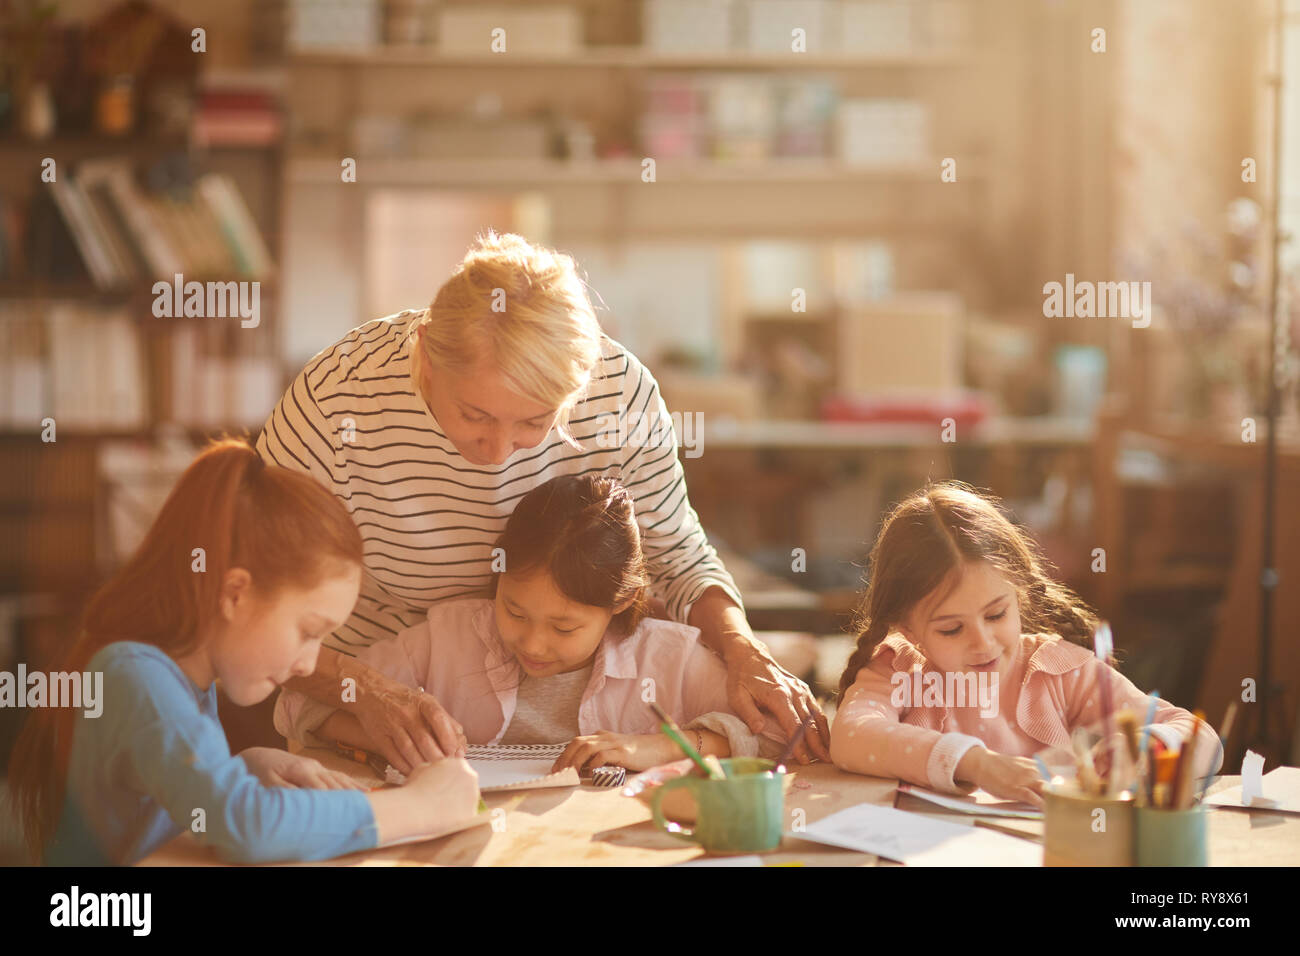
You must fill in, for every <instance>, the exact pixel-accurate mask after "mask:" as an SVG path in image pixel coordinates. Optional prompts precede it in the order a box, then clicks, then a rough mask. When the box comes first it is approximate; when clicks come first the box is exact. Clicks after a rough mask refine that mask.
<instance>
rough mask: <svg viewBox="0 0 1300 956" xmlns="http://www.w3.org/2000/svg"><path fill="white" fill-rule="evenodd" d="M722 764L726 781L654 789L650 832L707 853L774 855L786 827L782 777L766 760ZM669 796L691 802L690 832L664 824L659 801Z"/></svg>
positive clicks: (672, 783)
mask: <svg viewBox="0 0 1300 956" xmlns="http://www.w3.org/2000/svg"><path fill="white" fill-rule="evenodd" d="M721 763H722V769H723V771H724V772H725V773H726V775H727V778H726V779H725V780H711V779H709V778H707V777H694V776H691V777H678V778H677V779H675V780H669V781H668V782H667V783H665V784H664V785H663V786H661V787H658V788H657V789H656V790H655V791H654V794H653V796H652V797H651V800H650V812H651V814H652V815H653V817H654V824H655V826H657V827H658V828H659V829H661V830H663V831H664V832H665V833H667V834H669V835H670V836H674V837H676V838H678V839H679V840H686V841H688V842H691V843H698V844H699V845H700V846H702V847H704V849H706V850H708V851H710V852H711V853H756V852H760V851H762V850H773V849H776V847H778V846H779V845H780V843H781V831H782V828H783V824H784V822H785V783H786V778H787V775H786V774H784V773H779V774H778V773H773V767H774V766H775V765H774V764H773V762H772V761H771V760H760V759H758V758H756V757H732V758H730V759H725V760H722V761H721ZM674 790H685V791H686V792H688V793H689V794H690V795H691V796H692V797H693V798H694V800H695V805H696V812H695V826H694V827H691V828H687V827H683V826H682V825H681V824H679V823H673V822H671V821H669V820H667V819H665V817H664V814H663V801H664V798H665V797H666V796H668V795H669V794H670V793H671V792H673V791H674Z"/></svg>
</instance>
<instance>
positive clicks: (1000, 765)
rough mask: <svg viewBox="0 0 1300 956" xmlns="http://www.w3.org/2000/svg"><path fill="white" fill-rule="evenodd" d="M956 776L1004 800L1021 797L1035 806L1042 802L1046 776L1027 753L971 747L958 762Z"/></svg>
mask: <svg viewBox="0 0 1300 956" xmlns="http://www.w3.org/2000/svg"><path fill="white" fill-rule="evenodd" d="M953 776H954V777H956V778H957V779H958V780H968V781H970V782H971V783H973V784H975V786H977V787H979V788H980V789H981V790H986V791H988V792H989V793H991V794H993V796H995V797H1001V798H1002V799H1003V800H1018V801H1020V802H1021V803H1028V804H1032V805H1033V806H1035V807H1041V806H1042V805H1043V798H1042V796H1041V793H1042V790H1043V778H1042V775H1041V774H1039V772H1038V765H1037V764H1035V763H1034V762H1033V761H1032V760H1030V759H1029V758H1028V757H1012V756H1010V755H1009V754H1000V753H996V752H994V751H992V750H986V749H984V748H983V747H972V748H971V749H970V750H968V751H966V754H965V755H964V756H963V757H962V758H961V760H960V761H959V762H958V763H957V769H956V772H955V773H954V774H953Z"/></svg>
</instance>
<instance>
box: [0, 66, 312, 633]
mask: <svg viewBox="0 0 1300 956" xmlns="http://www.w3.org/2000/svg"><path fill="white" fill-rule="evenodd" d="M268 118H269V119H268ZM245 120H248V122H245ZM280 123H281V118H280V115H279V106H278V102H277V99H276V96H275V93H274V90H273V89H272V88H257V87H253V88H250V87H249V86H248V85H243V86H239V85H238V84H232V82H231V81H230V80H221V81H215V82H209V81H208V79H207V78H201V79H200V80H199V83H198V86H197V89H196V92H195V99H194V111H193V114H192V123H191V126H190V129H189V130H188V131H187V132H186V134H185V135H171V136H158V135H151V134H150V133H149V132H147V131H141V132H138V133H136V134H134V135H128V136H123V137H112V136H106V135H98V134H95V133H91V132H85V131H78V130H75V129H70V130H59V131H58V132H57V133H56V134H55V135H54V136H53V137H52V138H50V139H48V140H45V141H40V142H30V141H26V140H23V139H21V138H19V137H18V136H16V135H15V134H14V133H12V132H4V133H0V163H2V164H3V165H4V168H5V169H6V170H7V171H8V173H9V174H8V175H6V177H5V178H4V181H3V182H0V211H3V213H4V216H5V219H4V227H5V229H6V230H7V233H6V239H7V240H8V242H7V245H6V246H5V249H6V251H7V254H6V255H4V256H3V257H0V264H2V265H3V269H0V343H3V345H4V348H3V349H2V350H0V371H3V373H4V374H2V375H0V413H3V414H0V473H3V475H4V478H3V480H2V481H0V536H3V537H4V539H5V540H6V541H7V542H9V543H10V544H11V545H12V546H11V547H6V549H5V554H4V556H3V559H2V560H0V595H6V594H12V595H27V596H33V595H50V596H53V597H54V598H55V600H54V601H53V603H52V605H49V606H52V607H54V608H55V609H56V611H55V613H53V615H51V616H48V617H46V618H43V619H39V620H32V621H29V622H27V623H25V624H24V625H23V633H24V637H25V639H26V640H28V641H29V643H32V644H34V645H37V646H41V645H48V646H51V647H57V646H60V645H62V644H63V643H64V642H65V641H66V640H67V639H68V638H69V637H70V636H71V633H72V630H73V628H74V627H75V623H76V619H77V616H78V615H79V613H80V609H81V607H82V605H83V603H84V600H85V598H86V597H87V596H88V595H89V593H90V592H91V591H93V589H94V588H95V587H96V586H97V585H98V583H99V582H100V581H101V580H102V579H103V575H104V573H105V572H106V571H108V570H110V569H111V568H112V567H113V566H115V565H116V563H117V562H119V561H120V559H121V555H120V554H119V553H116V550H115V528H114V527H113V526H112V524H111V523H110V517H111V513H112V509H114V508H116V509H118V510H120V509H121V506H120V505H118V504H116V503H115V495H116V493H117V488H116V485H115V483H116V482H117V481H118V478H117V477H115V475H114V474H113V473H112V472H111V470H110V469H108V467H107V465H106V461H109V460H111V459H113V457H114V456H113V455H112V454H110V452H111V451H112V449H115V448H127V449H131V450H132V452H131V453H132V454H136V455H143V456H154V455H160V456H161V457H167V454H165V453H170V454H171V456H172V458H176V459H179V458H185V459H188V457H189V456H190V455H192V451H188V450H187V449H192V448H195V447H197V446H199V445H201V444H202V443H203V442H204V441H205V440H206V439H207V438H209V437H212V436H215V435H218V434H222V433H250V434H252V435H255V433H256V430H257V429H258V428H259V427H260V425H261V424H262V422H263V421H264V419H265V416H266V414H267V411H268V410H269V408H270V407H271V406H272V405H273V404H274V401H275V400H276V399H277V398H278V396H279V394H280V391H281V390H282V388H283V386H284V385H285V383H286V380H287V376H286V369H285V368H284V367H283V366H282V363H281V361H280V343H279V335H280V322H279V317H280V316H279V313H280V283H279V279H278V262H279V260H280V258H281V249H280V247H281V241H282V240H281V208H280V199H281V196H282V187H281V182H282V174H283V165H284V163H283V152H282V142H281V137H280V136H279V135H278V134H274V131H275V129H276V128H277V127H278V125H279V124H280ZM254 127H256V128H254ZM241 130H244V131H250V130H251V132H249V133H248V135H242V136H241ZM268 134H273V135H268ZM45 157H51V158H54V159H55V161H56V169H57V177H58V181H59V183H60V187H61V188H62V189H63V190H64V191H65V192H64V196H65V198H66V195H67V192H68V191H69V190H72V189H77V188H80V189H82V190H83V194H82V196H81V197H80V198H81V201H83V202H84V201H85V198H86V193H85V192H84V189H85V187H86V185H87V182H88V181H89V180H87V179H86V178H85V177H86V171H87V170H91V169H98V170H100V171H105V170H107V171H108V173H107V174H106V177H107V176H108V175H114V176H115V175H118V174H120V175H122V176H124V177H125V178H126V180H127V181H128V182H129V184H130V186H131V187H132V191H131V193H130V194H123V193H120V192H114V193H112V194H111V195H109V196H107V197H100V198H101V200H106V201H107V203H108V204H106V205H102V206H98V207H97V208H96V210H95V212H96V218H95V220H94V226H95V227H96V230H97V231H95V232H93V233H89V232H88V233H83V234H82V235H77V234H76V233H75V232H74V229H75V225H74V222H73V221H71V220H69V219H67V218H64V216H63V213H64V210H65V208H66V207H63V208H61V207H59V206H58V205H56V204H54V203H52V202H51V201H50V200H51V197H50V196H49V195H48V193H49V191H50V190H49V188H48V187H49V186H50V185H51V184H49V183H45V182H42V180H41V177H40V170H41V162H42V160H43V159H44V158H45ZM99 181H102V180H99ZM200 183H202V184H206V189H207V191H200V188H199V184H200ZM214 184H215V185H214ZM132 202H134V203H135V207H134V208H132V207H131V206H130V205H129V204H130V203H132ZM232 202H233V203H235V204H236V205H237V206H238V207H240V208H238V209H236V211H235V212H234V214H233V215H234V217H235V218H234V219H233V220H232V219H231V218H229V214H230V210H231V207H230V205H229V204H230V203H232ZM200 203H204V204H206V207H207V208H206V209H204V208H203V207H202V206H200ZM110 204H111V205H110ZM141 208H147V209H148V211H149V213H150V216H149V218H147V219H145V220H143V222H144V223H145V224H146V228H148V229H150V230H152V235H146V236H143V237H142V236H141V234H140V232H139V231H133V229H132V226H133V223H132V222H131V221H130V220H128V218H127V216H128V215H139V213H140V209H141ZM164 213H170V214H171V215H172V216H174V217H175V218H170V219H169V218H167V216H166V215H164ZM223 213H225V214H226V215H223ZM110 214H115V215H116V218H110ZM180 217H185V222H184V225H183V226H182V225H181V218H180ZM81 225H83V226H84V222H83V223H81ZM182 229H184V233H183V234H182V233H181V230H182ZM200 232H202V235H200ZM92 236H93V238H90V237H92ZM214 237H222V238H218V239H217V240H216V241H217V242H219V243H223V244H224V251H223V249H222V247H221V246H218V245H217V244H215V243H213V242H209V243H208V244H207V245H205V246H200V245H198V242H199V240H200V239H203V238H206V239H208V240H211V239H213V238H214ZM55 240H58V241H55ZM142 240H143V241H142ZM149 240H153V241H155V242H157V241H168V242H171V243H173V244H174V245H173V246H172V247H171V249H170V250H167V251H168V252H170V254H171V256H172V265H173V266H174V268H167V269H164V268H162V266H163V265H166V264H168V263H166V262H165V261H164V260H162V259H160V258H159V255H158V250H157V249H152V250H151V249H148V248H145V242H147V241H149ZM91 241H94V242H99V243H102V244H103V245H102V246H101V247H99V248H97V249H94V250H93V251H92V248H91V247H90V246H88V245H87V243H88V242H91ZM110 243H114V244H115V248H114V251H112V252H110V251H109V244H110ZM151 253H152V254H151ZM91 254H95V255H98V256H99V257H100V261H99V263H98V264H99V266H100V268H99V269H92V268H91V265H90V263H89V262H88V261H87V257H88V255H91ZM105 256H112V257H114V258H112V262H113V265H114V268H113V270H112V271H106V270H105V269H103V268H102V267H103V265H104V263H105V262H106V261H109V260H108V259H106V258H105ZM176 272H179V273H180V274H181V275H182V276H183V281H184V282H185V283H190V282H198V283H200V285H201V286H202V287H203V289H204V290H205V293H206V290H207V289H208V287H209V286H210V285H216V284H221V286H222V288H221V289H220V290H219V291H221V292H223V293H224V291H225V283H234V284H235V285H234V288H235V290H236V292H238V291H244V290H247V291H250V292H251V290H252V288H253V285H252V284H253V283H256V290H257V291H256V302H257V313H256V314H257V323H256V326H255V327H247V328H246V327H243V326H241V322H240V319H239V316H238V315H237V314H236V315H235V316H233V317H232V316H231V315H229V313H227V314H226V315H224V316H213V315H207V314H205V315H186V314H184V310H183V309H182V311H181V313H180V314H177V315H175V316H173V317H159V316H157V315H155V314H154V310H155V301H156V298H157V296H156V293H155V287H154V284H155V282H158V281H168V282H171V281H173V278H174V275H175V273H176ZM241 284H243V289H242V290H241ZM182 288H184V286H182ZM206 301H207V300H206V298H205V303H206ZM212 301H214V302H218V301H219V302H220V303H221V305H223V306H224V305H227V304H228V303H230V302H234V301H237V299H228V298H226V297H224V296H222V297H221V298H220V299H218V298H217V297H214V299H213V300H212ZM245 301H248V299H247V298H246V299H245ZM127 357H129V358H127ZM132 389H133V391H132ZM240 394H243V395H244V396H245V400H244V401H243V403H242V405H232V404H231V403H229V402H228V401H227V400H226V396H229V395H240ZM115 403H116V404H115ZM47 417H52V418H53V419H54V421H55V423H56V429H57V431H56V441H54V442H52V443H47V442H45V441H42V434H41V433H42V424H41V423H42V421H43V420H44V419H45V418H47ZM164 452H165V453H164ZM43 606H44V605H43ZM32 653H33V654H39V653H40V651H39V649H38V648H37V649H34V650H33V651H32Z"/></svg>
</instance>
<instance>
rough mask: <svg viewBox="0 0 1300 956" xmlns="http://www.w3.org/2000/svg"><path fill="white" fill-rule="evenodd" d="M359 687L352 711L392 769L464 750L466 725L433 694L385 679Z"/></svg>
mask: <svg viewBox="0 0 1300 956" xmlns="http://www.w3.org/2000/svg"><path fill="white" fill-rule="evenodd" d="M363 686H364V688H365V689H364V690H362V691H361V692H360V693H358V694H357V702H356V704H355V705H354V707H353V709H352V713H353V714H355V715H356V718H357V720H358V721H359V722H360V724H361V727H362V729H363V730H364V731H365V732H366V735H367V736H368V737H369V739H370V741H371V746H373V747H374V748H376V749H377V750H378V751H379V753H381V754H382V755H383V756H384V758H385V759H387V760H388V762H389V763H390V764H392V765H393V767H394V768H396V769H397V770H399V771H401V772H402V773H404V774H408V775H409V774H410V772H411V770H412V768H414V767H416V766H418V765H420V764H422V763H434V762H436V761H439V760H442V759H443V758H444V757H446V756H449V755H450V756H457V757H462V756H464V755H465V752H466V750H465V748H466V747H467V746H468V744H467V742H466V740H465V731H464V729H463V728H462V727H461V725H460V724H459V723H457V722H456V721H455V719H453V718H452V716H451V714H449V713H447V711H446V710H444V709H443V706H442V705H441V704H440V703H438V701H437V700H436V699H435V698H434V697H433V695H432V694H426V693H424V692H423V691H421V690H417V689H415V688H411V687H407V686H406V685H404V684H399V683H397V682H396V681H392V680H388V679H387V678H382V679H371V680H368V681H367V682H366V684H365V685H363Z"/></svg>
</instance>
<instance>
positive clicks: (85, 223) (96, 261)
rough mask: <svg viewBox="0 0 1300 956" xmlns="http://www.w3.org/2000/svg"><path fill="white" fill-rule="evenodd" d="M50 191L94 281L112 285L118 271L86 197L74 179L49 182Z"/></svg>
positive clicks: (102, 286) (103, 284)
mask: <svg viewBox="0 0 1300 956" xmlns="http://www.w3.org/2000/svg"><path fill="white" fill-rule="evenodd" d="M50 195H51V196H53V198H54V204H55V206H56V207H57V208H58V210H59V214H60V215H61V216H62V217H63V221H64V223H65V224H66V226H67V228H68V232H69V234H70V235H71V236H72V238H73V241H74V242H75V243H76V245H77V251H78V253H79V254H80V255H81V261H82V263H83V264H84V265H85V267H86V269H87V271H88V272H89V273H90V276H91V278H92V279H93V280H94V282H95V284H96V285H97V286H99V287H100V288H106V287H109V286H112V285H113V284H114V282H115V281H116V280H117V272H116V269H115V268H114V267H113V263H112V262H111V261H110V259H109V255H108V252H107V250H106V249H105V247H104V243H105V241H106V240H105V239H104V238H103V237H102V236H101V235H100V234H99V230H98V227H97V226H96V223H95V219H94V217H93V215H92V213H91V210H90V206H89V204H88V200H87V199H86V197H85V195H84V194H83V193H82V191H81V188H80V186H78V185H77V184H76V183H75V182H65V181H58V182H52V183H50Z"/></svg>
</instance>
